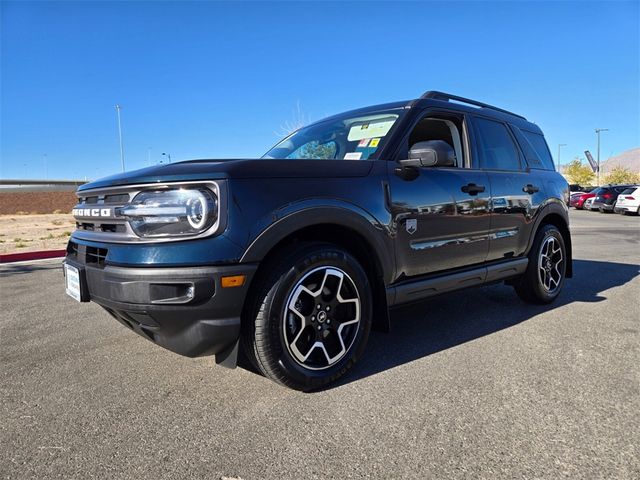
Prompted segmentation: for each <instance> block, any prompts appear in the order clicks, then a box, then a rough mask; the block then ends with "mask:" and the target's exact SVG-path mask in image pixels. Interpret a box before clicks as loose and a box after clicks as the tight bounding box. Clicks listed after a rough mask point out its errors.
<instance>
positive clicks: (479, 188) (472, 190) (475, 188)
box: [460, 183, 484, 195]
mask: <svg viewBox="0 0 640 480" xmlns="http://www.w3.org/2000/svg"><path fill="white" fill-rule="evenodd" d="M460 190H462V191H463V192H464V193H468V194H469V195H477V194H478V193H480V192H484V185H476V184H475V183H469V184H468V185H464V186H463V187H462V188H461V189H460Z"/></svg>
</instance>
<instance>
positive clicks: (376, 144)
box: [369, 138, 380, 148]
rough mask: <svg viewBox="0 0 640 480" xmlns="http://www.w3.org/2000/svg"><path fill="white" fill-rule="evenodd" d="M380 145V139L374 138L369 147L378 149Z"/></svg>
mask: <svg viewBox="0 0 640 480" xmlns="http://www.w3.org/2000/svg"><path fill="white" fill-rule="evenodd" d="M379 143H380V139H379V138H372V139H371V143H370V144H369V147H371V148H376V147H377V146H378V144H379Z"/></svg>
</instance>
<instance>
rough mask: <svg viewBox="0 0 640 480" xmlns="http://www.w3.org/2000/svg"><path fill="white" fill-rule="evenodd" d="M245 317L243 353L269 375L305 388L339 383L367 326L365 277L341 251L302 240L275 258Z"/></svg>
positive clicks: (368, 289) (363, 341)
mask: <svg viewBox="0 0 640 480" xmlns="http://www.w3.org/2000/svg"><path fill="white" fill-rule="evenodd" d="M262 271H263V272H264V274H263V275H261V276H260V277H259V278H258V279H257V283H256V284H255V288H253V287H252V293H251V297H250V298H249V303H248V306H249V307H248V308H246V309H245V315H244V316H243V319H242V322H243V332H242V343H243V348H244V351H245V354H246V355H247V356H248V357H249V359H250V360H251V361H252V362H253V363H254V365H255V366H256V367H257V368H258V369H259V370H260V371H261V372H262V373H263V374H264V375H265V376H266V377H267V378H269V379H271V380H273V381H274V382H277V383H279V384H281V385H284V386H287V387H289V388H292V389H295V390H302V391H309V390H314V389H318V388H321V387H324V386H326V385H328V384H329V383H332V382H334V381H336V380H337V379H338V378H340V377H342V376H343V375H344V374H345V373H347V371H349V370H350V369H351V367H353V365H354V364H355V362H356V361H357V359H358V358H359V357H360V356H361V355H362V352H363V351H364V348H365V346H366V343H367V339H368V337H369V332H370V330H371V318H372V294H371V287H370V283H369V279H368V278H367V275H366V273H365V271H364V270H363V268H362V267H361V265H360V264H359V263H358V261H357V260H356V259H355V258H354V257H353V256H352V255H351V254H349V253H348V252H347V251H346V250H344V249H342V248H340V247H338V246H335V245H332V244H327V243H311V242H309V243H307V242H305V243H301V244H299V245H298V246H296V247H295V248H294V249H293V250H291V251H289V252H287V253H283V254H280V255H278V256H277V257H276V258H274V259H272V261H270V262H269V263H268V264H267V265H265V268H264V269H263V270H262Z"/></svg>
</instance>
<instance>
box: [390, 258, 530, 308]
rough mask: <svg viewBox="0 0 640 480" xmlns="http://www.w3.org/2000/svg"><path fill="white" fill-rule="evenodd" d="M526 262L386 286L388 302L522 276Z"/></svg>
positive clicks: (525, 259)
mask: <svg viewBox="0 0 640 480" xmlns="http://www.w3.org/2000/svg"><path fill="white" fill-rule="evenodd" d="M528 263H529V259H528V258H526V257H524V258H517V259H514V260H509V261H508V262H503V263H499V264H495V265H489V266H485V267H479V268H474V269H472V270H467V271H464V272H456V273H451V274H445V275H439V276H437V277H429V278H422V279H418V280H414V281H410V282H405V283H402V284H400V285H395V286H391V287H387V301H388V302H389V306H393V305H400V304H402V303H409V302H413V301H416V300H421V299H423V298H428V297H433V296H435V295H440V294H442V293H447V292H453V291H454V290H460V289H463V288H467V287H473V286H478V285H484V284H486V283H492V282H495V281H498V280H506V279H508V278H513V277H516V276H518V275H521V274H523V273H524V272H525V270H526V269H527V265H528Z"/></svg>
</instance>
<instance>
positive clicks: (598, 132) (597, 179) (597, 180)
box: [596, 128, 609, 186]
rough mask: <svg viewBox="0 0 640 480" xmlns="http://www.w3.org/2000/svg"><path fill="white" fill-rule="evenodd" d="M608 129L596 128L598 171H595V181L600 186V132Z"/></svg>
mask: <svg viewBox="0 0 640 480" xmlns="http://www.w3.org/2000/svg"><path fill="white" fill-rule="evenodd" d="M608 131H609V129H608V128H596V135H597V136H598V151H597V153H598V158H597V160H596V161H597V163H598V172H597V173H596V182H597V183H598V186H600V132H608Z"/></svg>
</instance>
